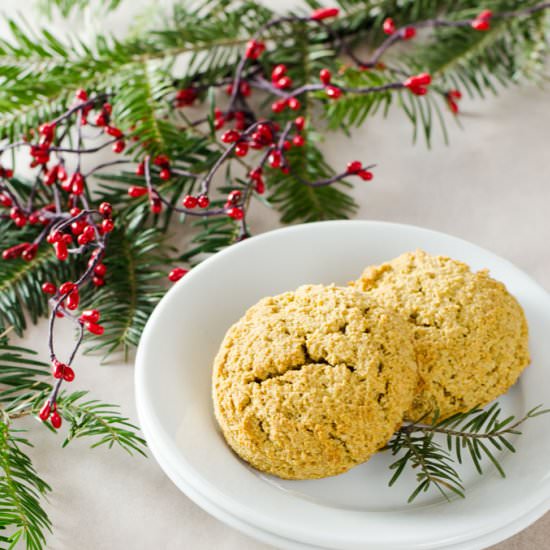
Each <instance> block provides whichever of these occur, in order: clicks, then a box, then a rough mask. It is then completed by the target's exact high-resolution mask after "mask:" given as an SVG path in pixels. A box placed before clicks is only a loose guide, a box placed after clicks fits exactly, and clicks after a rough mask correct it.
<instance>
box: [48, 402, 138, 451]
mask: <svg viewBox="0 0 550 550" xmlns="http://www.w3.org/2000/svg"><path fill="white" fill-rule="evenodd" d="M87 395H88V392H86V391H76V392H73V393H70V394H67V393H62V394H61V395H60V396H59V397H58V401H57V403H58V405H57V406H58V411H59V414H61V416H62V417H63V418H64V419H65V420H66V421H67V422H70V428H69V433H68V435H67V437H66V439H65V441H64V442H63V447H66V446H67V445H68V444H69V443H70V442H71V441H73V440H74V439H77V438H81V437H92V438H97V441H96V442H95V443H93V444H92V448H95V447H99V446H102V445H107V446H108V447H109V449H110V448H112V447H113V446H115V445H116V446H119V447H120V448H122V449H124V450H125V451H126V452H128V453H129V454H133V453H134V452H136V453H138V454H140V455H142V456H146V454H145V451H144V448H145V446H146V443H145V440H144V439H143V438H141V437H139V436H138V435H137V431H138V430H139V428H138V427H137V426H135V425H134V424H132V423H131V422H130V421H129V419H128V418H126V417H123V416H121V415H120V413H119V412H118V406H117V405H111V404H108V403H101V402H100V401H98V400H96V399H91V400H84V398H85V397H86V396H87Z"/></svg>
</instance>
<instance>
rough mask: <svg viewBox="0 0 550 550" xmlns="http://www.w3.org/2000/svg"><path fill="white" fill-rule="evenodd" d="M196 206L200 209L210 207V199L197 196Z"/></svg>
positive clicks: (204, 196)
mask: <svg viewBox="0 0 550 550" xmlns="http://www.w3.org/2000/svg"><path fill="white" fill-rule="evenodd" d="M197 204H198V205H199V207H200V208H208V207H209V206H210V199H209V198H208V197H207V196H206V195H199V196H198V197H197Z"/></svg>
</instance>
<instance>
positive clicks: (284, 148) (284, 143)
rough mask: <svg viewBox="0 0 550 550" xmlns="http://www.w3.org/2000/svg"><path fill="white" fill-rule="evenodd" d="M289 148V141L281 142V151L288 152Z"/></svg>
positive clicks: (290, 144) (290, 145)
mask: <svg viewBox="0 0 550 550" xmlns="http://www.w3.org/2000/svg"><path fill="white" fill-rule="evenodd" d="M291 147H292V143H290V141H288V139H285V140H284V141H283V150H284V151H288V150H289V149H290V148H291Z"/></svg>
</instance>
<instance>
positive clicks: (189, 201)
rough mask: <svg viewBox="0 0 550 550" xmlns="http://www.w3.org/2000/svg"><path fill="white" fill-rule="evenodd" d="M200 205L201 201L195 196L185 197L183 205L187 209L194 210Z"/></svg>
mask: <svg viewBox="0 0 550 550" xmlns="http://www.w3.org/2000/svg"><path fill="white" fill-rule="evenodd" d="M198 203H199V201H198V200H197V197H194V196H193V195H185V197H183V201H182V204H183V206H184V207H185V208H189V209H190V210H192V209H193V208H196V207H197V205H198Z"/></svg>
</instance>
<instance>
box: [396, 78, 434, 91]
mask: <svg viewBox="0 0 550 550" xmlns="http://www.w3.org/2000/svg"><path fill="white" fill-rule="evenodd" d="M431 81H432V77H431V76H430V75H429V74H428V73H420V74H418V75H414V76H410V77H409V78H407V80H405V82H403V86H405V88H409V90H411V91H413V89H414V88H420V87H423V86H429V85H430V83H431ZM413 93H415V92H413Z"/></svg>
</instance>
